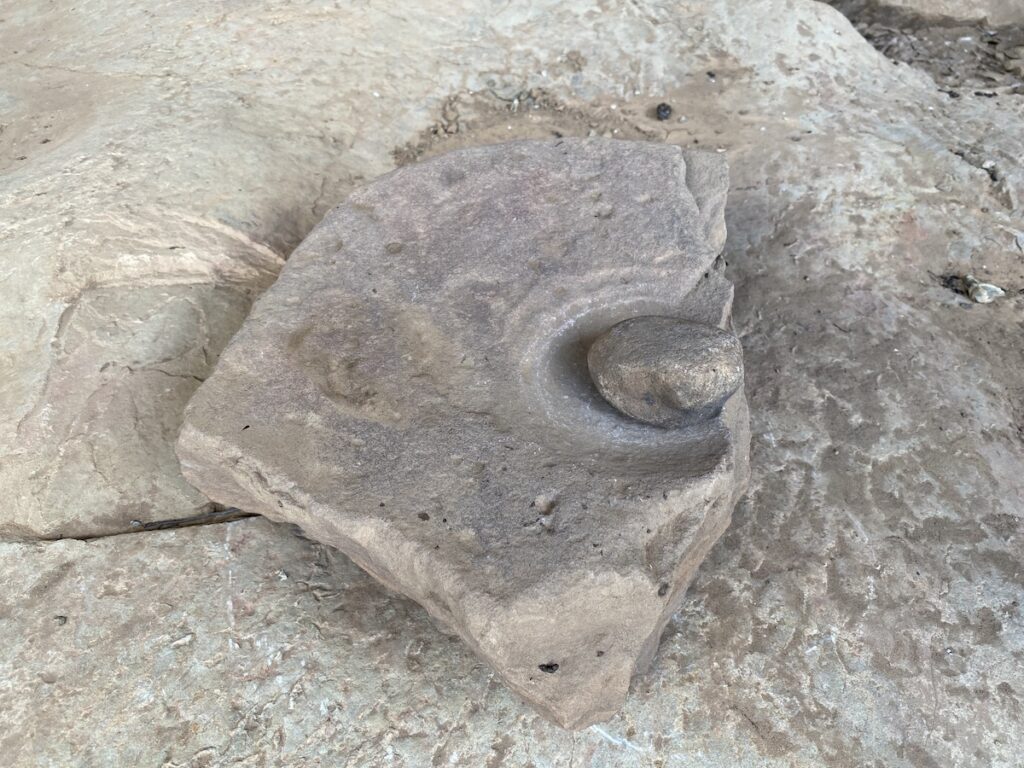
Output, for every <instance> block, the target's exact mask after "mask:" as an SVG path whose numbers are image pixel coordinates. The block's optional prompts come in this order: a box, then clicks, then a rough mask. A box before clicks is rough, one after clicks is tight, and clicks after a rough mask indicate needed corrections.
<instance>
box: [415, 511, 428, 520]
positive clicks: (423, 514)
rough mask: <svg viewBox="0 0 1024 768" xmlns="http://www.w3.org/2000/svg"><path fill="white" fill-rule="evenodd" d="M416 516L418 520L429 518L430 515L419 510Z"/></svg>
mask: <svg viewBox="0 0 1024 768" xmlns="http://www.w3.org/2000/svg"><path fill="white" fill-rule="evenodd" d="M416 517H418V518H419V519H420V520H429V519H430V515H428V514H427V513H426V512H420V513H419V514H418V515H416Z"/></svg>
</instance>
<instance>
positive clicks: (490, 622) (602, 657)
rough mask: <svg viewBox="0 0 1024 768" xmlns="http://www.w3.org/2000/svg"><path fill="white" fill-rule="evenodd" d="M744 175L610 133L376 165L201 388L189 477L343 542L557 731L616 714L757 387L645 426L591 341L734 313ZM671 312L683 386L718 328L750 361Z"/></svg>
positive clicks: (728, 467)
mask: <svg viewBox="0 0 1024 768" xmlns="http://www.w3.org/2000/svg"><path fill="white" fill-rule="evenodd" d="M691 166H692V167H693V168H694V169H695V171H696V174H703V176H702V177H701V178H699V179H696V180H695V175H696V174H695V172H694V171H691V170H690V168H691ZM727 185H728V171H727V168H726V164H725V161H724V160H723V159H722V158H721V157H719V156H717V155H714V154H708V153H704V152H694V151H690V150H687V151H682V150H680V149H679V148H678V147H672V146H666V145H662V144H653V143H648V142H629V143H627V142H621V141H611V140H608V139H585V140H579V139H550V140H546V141H535V142H511V143H507V144H498V145H494V146H490V147H483V148H479V149H465V150H461V151H458V152H453V153H450V154H448V155H444V156H442V157H438V158H434V159H432V160H428V161H424V162H422V163H420V164H418V165H412V166H408V167H406V168H402V169H400V170H398V171H396V172H394V173H392V174H388V175H387V176H385V177H383V178H381V179H378V180H377V181H375V182H373V183H372V184H369V185H367V186H366V187H364V188H362V189H360V190H358V191H357V192H355V193H354V194H353V195H352V196H351V197H350V198H349V199H348V200H347V201H346V202H345V203H344V204H343V205H341V206H339V207H337V208H335V209H334V210H332V211H331V212H330V213H329V214H328V215H327V217H326V218H325V219H324V220H323V222H321V223H320V224H319V225H317V227H316V228H315V229H314V230H313V232H312V233H311V234H310V235H309V237H307V238H306V240H304V241H303V242H302V244H301V245H300V246H299V247H298V248H297V249H296V251H295V252H294V253H293V255H292V257H291V260H290V261H289V263H288V266H287V267H285V269H284V271H283V272H282V274H281V277H280V278H279V279H278V281H277V282H276V283H275V284H274V286H273V287H272V288H271V289H270V290H269V291H267V293H266V294H265V295H264V296H263V297H262V298H261V299H260V301H259V302H258V304H257V306H256V307H255V308H254V309H253V312H252V314H251V315H250V317H249V318H248V319H247V320H246V322H245V325H243V327H242V330H241V331H239V333H238V335H237V336H236V337H235V340H234V341H232V343H231V345H230V346H229V347H228V349H227V350H226V351H225V353H224V355H223V356H222V357H221V360H220V363H219V364H218V366H217V368H216V370H215V371H214V373H213V375H212V376H211V377H210V378H209V379H208V380H207V381H206V383H204V384H203V385H202V386H201V387H200V388H199V390H198V391H197V392H196V394H195V395H194V396H193V399H192V401H191V402H190V403H189V406H188V410H187V411H186V416H185V423H184V425H183V427H182V431H181V437H180V439H179V442H178V455H179V457H180V459H181V465H182V470H183V471H184V473H185V477H186V478H187V479H188V480H189V481H190V482H192V483H193V484H194V485H195V486H196V487H197V488H199V489H200V490H201V491H203V493H205V494H206V495H207V496H209V497H210V498H211V499H213V500H214V501H216V502H219V503H221V504H224V505H226V506H232V507H238V508H240V509H244V510H247V511H251V512H259V513H261V514H264V515H266V516H267V517H270V518H272V519H275V520H282V521H285V522H291V523H297V524H299V525H301V526H302V528H303V530H304V531H305V532H306V533H307V534H308V535H310V536H311V537H313V538H314V539H316V540H318V541H321V542H323V543H326V544H330V545H333V546H336V547H338V548H339V549H341V550H342V551H344V552H346V553H347V554H349V555H350V556H351V557H352V558H353V559H354V560H355V561H356V562H358V563H359V564H360V565H362V566H363V567H364V568H365V569H366V570H367V571H369V572H370V573H371V574H374V575H376V576H377V577H378V578H380V579H381V580H382V581H384V582H385V583H386V584H388V585H389V586H391V587H392V588H394V589H397V590H399V591H401V592H403V593H404V594H407V595H409V596H410V597H412V598H413V599H415V600H416V601H417V602H419V603H421V604H422V605H424V606H425V607H426V608H427V610H428V611H429V612H430V613H431V614H432V615H433V616H435V617H437V618H438V619H439V620H440V621H442V622H443V623H444V624H445V625H446V626H448V627H450V628H451V629H452V630H453V631H455V632H457V633H458V634H459V636H461V637H462V638H463V639H465V640H466V642H467V643H468V644H469V645H470V647H472V648H473V649H474V650H475V651H476V652H477V653H478V654H480V656H481V657H482V658H483V659H485V660H486V661H487V662H488V663H489V664H491V665H492V666H493V667H494V669H495V670H496V671H497V673H498V675H499V676H500V677H501V678H502V679H503V680H505V681H506V682H507V683H508V684H509V685H510V686H511V687H512V688H513V689H514V690H515V691H517V692H518V693H519V694H520V695H521V696H523V697H524V698H525V699H526V700H527V701H529V702H530V703H531V704H533V705H534V706H536V707H537V708H539V709H540V710H541V711H542V712H544V713H545V714H547V715H548V716H549V717H551V718H552V719H554V720H555V721H557V722H558V723H560V724H562V725H564V726H566V727H571V728H577V727H581V726H585V725H589V724H590V723H592V722H595V721H597V720H604V719H607V718H608V717H610V716H611V715H612V714H613V713H614V712H615V711H616V710H617V709H618V708H619V707H620V706H621V705H622V702H623V700H624V698H625V696H626V693H627V691H628V689H629V683H630V680H631V678H632V677H633V675H634V673H635V672H636V671H638V670H643V669H644V668H646V666H647V665H648V663H649V662H650V659H651V657H652V656H653V654H654V651H655V648H656V647H657V643H658V638H659V637H660V635H661V631H662V629H663V628H664V626H665V623H666V622H667V621H668V619H669V617H670V616H671V615H672V613H674V612H675V610H676V609H677V608H678V606H679V603H680V601H681V600H682V598H683V594H684V592H685V590H686V587H687V585H688V584H689V582H690V580H691V578H692V577H693V573H694V571H695V570H696V568H697V566H698V565H699V563H700V561H701V560H703V558H704V557H705V556H706V554H707V552H708V550H709V549H710V548H711V545H712V544H713V543H714V541H715V540H716V539H717V538H718V537H719V536H720V535H721V533H722V531H723V530H724V529H725V527H726V526H727V525H728V522H729V517H730V515H731V513H732V508H733V505H734V504H735V502H736V500H737V499H738V498H739V496H740V495H741V494H742V492H743V490H744V488H745V486H746V482H747V476H748V466H747V452H748V446H749V427H748V423H747V408H746V402H745V400H744V397H743V392H742V391H737V387H738V385H739V383H740V382H739V379H736V380H735V381H733V382H732V386H731V387H730V388H729V390H728V391H725V390H723V389H722V387H720V386H719V387H717V388H715V385H716V384H717V382H714V381H712V382H710V384H708V383H706V382H702V383H701V385H702V386H703V387H704V389H703V390H702V391H704V392H705V393H707V391H708V390H709V388H710V389H712V390H713V391H712V392H711V393H710V394H711V395H712V396H713V397H714V400H713V402H710V401H709V402H703V401H702V402H700V403H698V406H700V407H703V410H702V411H700V412H699V413H697V412H691V413H689V414H688V416H689V418H688V419H687V420H686V424H685V426H684V425H683V424H682V423H680V424H677V425H675V427H674V428H672V429H659V428H657V427H654V426H651V425H650V424H648V423H641V422H638V421H636V420H635V419H634V418H630V417H631V416H635V414H633V413H631V412H630V411H627V412H626V413H623V412H622V411H620V410H617V409H616V408H613V407H610V406H609V403H608V402H607V401H606V400H605V399H604V398H602V397H601V396H600V395H599V394H598V391H597V389H596V388H595V386H594V382H593V381H592V380H591V376H590V372H589V370H588V367H587V352H588V349H589V348H590V345H591V343H594V344H595V346H597V345H600V344H601V343H602V340H604V339H602V338H599V337H604V338H606V332H607V333H611V334H614V333H615V330H614V329H615V328H620V329H621V327H622V325H621V324H622V322H623V321H625V320H628V319H629V318H636V317H638V316H646V315H651V314H657V315H664V316H667V317H669V318H676V319H677V320H686V319H691V318H694V319H697V320H700V319H702V318H704V317H706V316H708V315H709V314H710V315H713V316H717V317H718V318H720V322H721V323H722V324H728V323H730V322H731V318H730V316H729V305H730V302H731V291H730V290H728V289H727V288H726V289H725V290H722V289H720V288H719V283H720V282H721V281H722V278H721V277H720V276H719V275H718V273H717V272H715V273H714V274H712V272H710V270H711V268H712V265H713V263H714V261H715V259H716V258H717V256H718V251H717V250H716V247H721V244H722V240H721V237H720V236H718V235H719V233H721V232H722V231H723V227H724V215H723V208H724V206H723V200H724V198H725V194H726V190H727ZM709 235H710V237H709ZM723 301H724V302H725V303H724V304H723ZM661 325H662V324H659V327H657V328H655V329H654V333H655V337H654V338H653V339H651V340H650V342H649V344H648V349H650V348H651V345H654V344H658V343H664V344H665V345H666V349H667V350H668V351H666V352H665V353H664V354H663V355H662V357H661V360H660V361H659V362H660V365H661V366H662V367H664V368H671V369H672V370H670V371H669V373H668V376H670V377H674V378H675V379H679V378H680V377H679V375H678V374H677V373H674V371H675V368H676V367H677V366H680V365H682V366H691V367H692V366H693V365H694V364H695V362H696V361H697V360H698V359H700V358H702V357H703V358H710V359H712V360H717V359H721V349H720V348H721V347H722V344H721V339H720V338H719V337H724V338H725V339H726V341H731V343H732V344H733V345H734V346H733V351H734V352H735V353H736V355H735V359H734V360H733V363H734V364H737V365H741V360H740V358H739V356H738V352H739V349H738V347H739V345H738V342H736V341H735V339H734V337H732V336H731V334H726V333H724V332H722V331H719V329H718V328H717V327H715V326H706V325H702V324H698V325H696V326H694V325H693V324H691V325H690V326H689V327H690V328H691V329H692V328H694V327H696V328H707V329H708V330H709V331H711V332H712V333H711V334H708V333H702V334H700V335H694V334H691V335H690V336H689V337H687V339H686V341H687V342H688V345H687V346H685V347H684V346H681V345H680V340H681V337H680V336H679V333H678V326H676V327H674V328H672V329H666V328H663V327H661ZM609 329H612V330H610V331H609ZM715 332H717V334H715ZM595 338H597V339H598V341H597V342H594V341H593V340H594V339H595ZM604 362H605V364H608V365H612V364H614V363H615V360H613V359H612V358H609V357H608V356H605V359H604ZM591 363H592V364H593V360H592V361H591ZM268 371H273V375H271V376H268ZM705 373H706V374H707V375H710V376H713V374H711V373H710V371H708V372H705ZM705 378H707V376H705ZM734 393H735V394H734ZM730 395H731V398H730V402H729V403H728V405H726V407H725V408H724V409H723V407H722V406H723V404H725V401H726V398H727V397H729V396H730ZM691 396H692V395H691ZM614 402H617V401H613V404H614ZM646 421H650V420H649V419H648V420H646Z"/></svg>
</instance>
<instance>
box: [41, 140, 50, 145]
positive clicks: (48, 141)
mask: <svg viewBox="0 0 1024 768" xmlns="http://www.w3.org/2000/svg"><path fill="white" fill-rule="evenodd" d="M39 143H40V144H49V143H50V139H43V140H42V141H40V142H39Z"/></svg>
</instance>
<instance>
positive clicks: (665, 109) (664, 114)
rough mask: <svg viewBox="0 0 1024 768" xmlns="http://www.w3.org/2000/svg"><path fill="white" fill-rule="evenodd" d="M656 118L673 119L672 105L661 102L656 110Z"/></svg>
mask: <svg viewBox="0 0 1024 768" xmlns="http://www.w3.org/2000/svg"><path fill="white" fill-rule="evenodd" d="M654 116H655V117H656V118H658V119H659V120H668V119H669V118H670V117H672V105H671V104H666V103H665V102H661V104H659V105H658V106H656V107H655V108H654Z"/></svg>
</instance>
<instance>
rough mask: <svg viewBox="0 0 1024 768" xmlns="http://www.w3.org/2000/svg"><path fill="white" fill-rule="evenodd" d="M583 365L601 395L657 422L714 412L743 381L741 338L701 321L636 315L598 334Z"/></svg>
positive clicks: (629, 412) (674, 422)
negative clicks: (600, 334) (588, 370)
mask: <svg viewBox="0 0 1024 768" xmlns="http://www.w3.org/2000/svg"><path fill="white" fill-rule="evenodd" d="M587 365H588V367H589V368H590V375H591V377H592V378H593V380H594V384H595V385H596V386H597V389H598V391H599V392H600V393H601V396H602V397H604V399H605V400H607V401H608V402H609V403H611V404H612V405H613V406H615V407H616V408H617V409H618V410H620V411H622V412H623V413H624V414H626V415H627V416H632V417H633V418H634V419H637V420H638V421H643V422H645V423H647V424H654V425H657V426H659V427H673V426H682V425H685V424H693V423H696V422H698V421H703V420H705V419H707V418H710V417H712V416H714V415H716V414H717V413H718V412H719V411H720V410H721V409H722V405H723V404H724V403H725V401H726V400H727V399H728V398H729V396H730V395H731V394H732V393H733V392H735V391H736V390H737V389H738V388H739V386H740V384H741V383H742V382H743V349H742V348H741V347H740V342H739V339H737V338H736V337H735V336H734V335H733V334H731V333H729V332H728V331H723V330H721V329H720V328H716V327H714V326H711V325H705V324H704V323H694V322H689V321H686V320H679V319H677V318H674V317H634V318H632V319H630V320H625V321H623V322H621V323H619V324H618V325H615V326H614V327H613V328H611V329H610V330H609V331H608V332H607V333H605V334H604V335H603V336H601V337H600V338H598V339H597V341H595V342H594V344H593V345H592V346H591V347H590V351H589V353H588V354H587Z"/></svg>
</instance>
